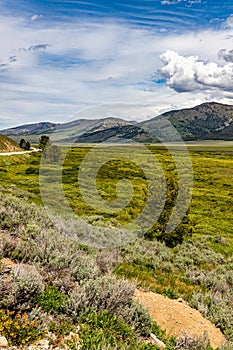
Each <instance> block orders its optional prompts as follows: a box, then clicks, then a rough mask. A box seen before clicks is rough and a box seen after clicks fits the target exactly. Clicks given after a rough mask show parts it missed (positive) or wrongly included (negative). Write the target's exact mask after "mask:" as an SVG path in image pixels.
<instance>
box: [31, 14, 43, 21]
mask: <svg viewBox="0 0 233 350" xmlns="http://www.w3.org/2000/svg"><path fill="white" fill-rule="evenodd" d="M40 17H42V15H32V16H31V21H36V20H37V19H39V18H40Z"/></svg>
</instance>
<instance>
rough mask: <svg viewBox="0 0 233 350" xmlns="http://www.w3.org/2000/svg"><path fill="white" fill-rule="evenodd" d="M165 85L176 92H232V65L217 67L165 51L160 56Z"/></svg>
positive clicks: (197, 59)
mask: <svg viewBox="0 0 233 350" xmlns="http://www.w3.org/2000/svg"><path fill="white" fill-rule="evenodd" d="M160 58H161V60H162V62H163V63H164V65H165V66H164V67H163V68H162V69H161V72H162V74H163V76H164V77H165V78H166V80H167V84H168V86H169V87H171V88H172V89H174V90H176V91H178V92H185V91H195V90H211V89H222V90H225V91H230V92H232V91H233V64H232V63H225V64H223V65H218V64H217V63H216V62H211V61H202V60H200V59H199V57H198V56H182V55H179V54H178V53H177V52H175V51H170V50H167V51H166V52H164V53H163V54H162V55H161V56H160Z"/></svg>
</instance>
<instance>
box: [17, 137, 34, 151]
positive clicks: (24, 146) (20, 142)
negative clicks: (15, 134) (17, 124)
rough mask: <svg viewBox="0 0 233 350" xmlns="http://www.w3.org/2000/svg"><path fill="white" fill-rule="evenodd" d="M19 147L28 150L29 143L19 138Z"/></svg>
mask: <svg viewBox="0 0 233 350" xmlns="http://www.w3.org/2000/svg"><path fill="white" fill-rule="evenodd" d="M19 147H20V148H22V149H24V150H25V151H29V150H30V148H31V144H30V142H29V141H25V140H24V139H21V140H20V141H19Z"/></svg>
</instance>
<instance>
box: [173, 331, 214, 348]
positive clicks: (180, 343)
mask: <svg viewBox="0 0 233 350" xmlns="http://www.w3.org/2000/svg"><path fill="white" fill-rule="evenodd" d="M175 349H177V350H178V349H183V350H211V349H212V348H211V347H210V343H209V339H208V335H207V334H206V333H204V334H203V336H201V337H199V338H194V337H193V336H191V335H190V334H188V333H186V334H183V335H181V336H179V337H178V339H177V342H176V345H175Z"/></svg>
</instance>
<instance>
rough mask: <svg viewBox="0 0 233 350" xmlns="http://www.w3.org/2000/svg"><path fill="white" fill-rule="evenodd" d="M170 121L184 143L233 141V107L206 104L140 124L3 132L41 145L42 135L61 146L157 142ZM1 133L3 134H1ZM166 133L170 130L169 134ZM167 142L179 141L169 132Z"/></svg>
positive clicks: (111, 120)
mask: <svg viewBox="0 0 233 350" xmlns="http://www.w3.org/2000/svg"><path fill="white" fill-rule="evenodd" d="M166 121H169V123H171V124H172V125H173V126H174V128H175V129H176V131H177V132H178V133H179V135H180V137H181V138H182V139H183V140H184V141H191V140H192V141H195V140H212V139H213V140H214V139H219V140H233V106H232V105H226V104H222V103H219V102H215V101H213V102H204V103H202V104H200V105H197V106H195V107H192V108H182V109H179V110H172V111H170V112H166V113H163V114H161V115H159V116H156V117H155V118H152V119H150V120H147V121H144V122H140V123H136V122H134V121H131V122H130V121H126V120H123V119H120V118H117V117H105V118H102V119H78V120H73V121H71V122H68V123H60V124H55V123H50V122H41V123H35V124H27V125H22V126H18V127H16V128H10V129H6V130H3V131H2V134H4V135H8V136H10V137H12V138H14V139H16V140H19V138H21V137H23V136H26V137H27V140H29V141H30V142H37V141H38V139H39V137H40V136H41V135H42V134H46V135H49V136H50V137H51V139H52V141H57V142H67V143H72V142H93V143H98V142H103V141H106V140H108V139H109V138H110V139H113V140H114V139H117V138H120V139H122V138H123V139H125V140H129V139H132V140H135V141H138V142H145V143H147V142H149V143H151V142H156V140H157V137H156V133H157V131H158V126H159V124H158V123H159V122H160V125H163V127H165V126H166ZM0 132H1V131H0ZM165 132H166V130H165ZM166 138H167V139H166V141H176V139H174V135H172V133H171V132H170V133H169V132H168V133H167V134H166Z"/></svg>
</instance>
